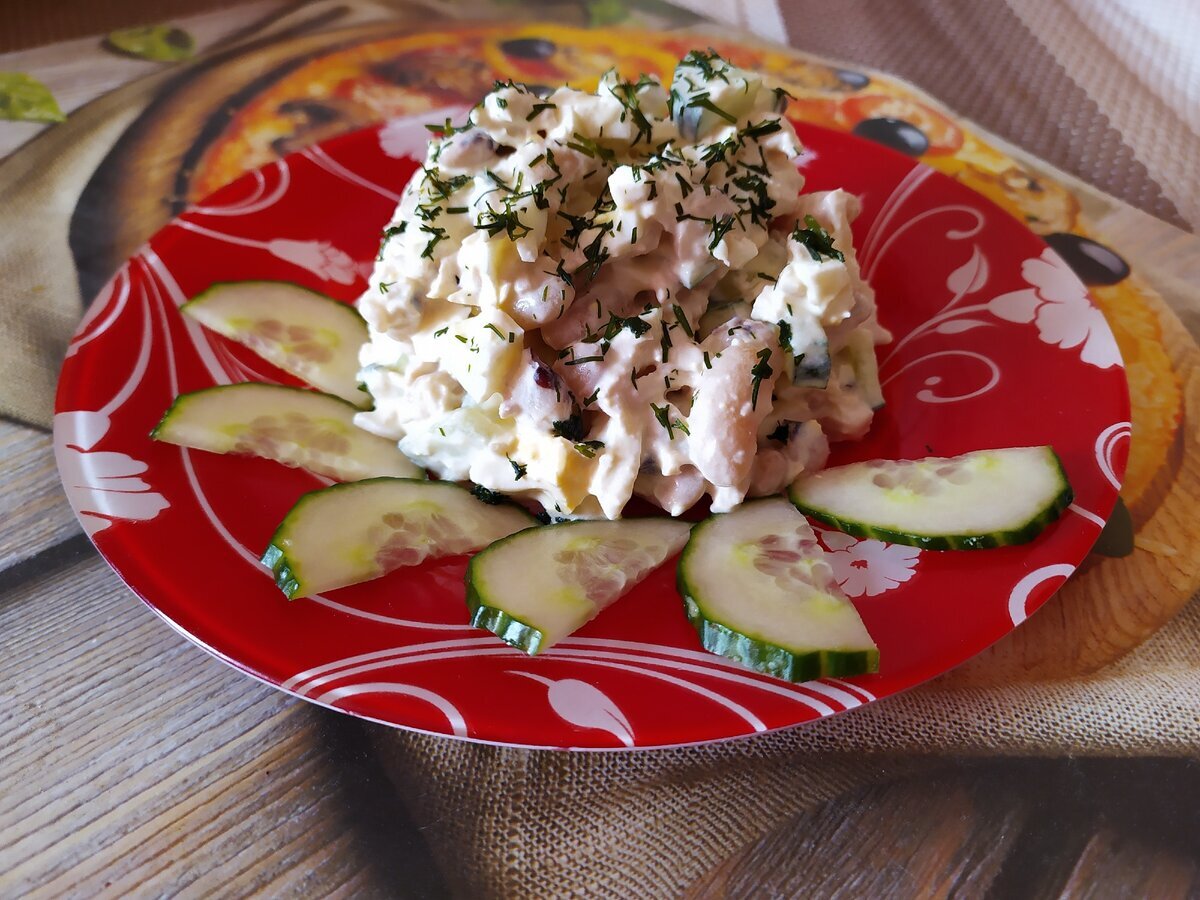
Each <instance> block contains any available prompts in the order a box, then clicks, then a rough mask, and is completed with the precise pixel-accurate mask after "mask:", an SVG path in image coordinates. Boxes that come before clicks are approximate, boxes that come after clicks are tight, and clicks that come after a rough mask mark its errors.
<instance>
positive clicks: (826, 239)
mask: <svg viewBox="0 0 1200 900" xmlns="http://www.w3.org/2000/svg"><path fill="white" fill-rule="evenodd" d="M804 225H805V227H804V228H801V227H800V224H799V223H797V224H796V227H795V229H793V231H792V239H793V240H795V241H798V242H799V243H800V244H802V245H803V246H804V249H805V250H807V251H808V254H809V256H811V257H812V258H813V260H814V261H816V262H820V261H821V260H822V259H836V260H837V261H838V262H845V261H846V256H845V254H844V253H842V251H841V250H838V249H837V248H836V247H834V246H833V236H832V235H831V234H830V233H829V232H828V231H826V230H825V229H824V228H822V227H821V223H820V222H818V221H817V220H816V218H815V217H813V216H811V215H807V216H805V217H804Z"/></svg>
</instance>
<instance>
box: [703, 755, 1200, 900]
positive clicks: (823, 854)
mask: <svg viewBox="0 0 1200 900" xmlns="http://www.w3.org/2000/svg"><path fill="white" fill-rule="evenodd" d="M1197 788H1200V764H1197V763H1194V762H1181V761H1167V760H1142V761H1134V760H1087V761H1078V760H1035V761H1022V762H1012V761H1002V762H986V763H978V762H969V761H964V760H945V759H943V760H935V759H930V760H929V770H928V771H927V772H925V773H923V774H919V775H916V776H913V777H908V778H904V779H900V780H896V781H894V782H891V783H888V784H876V785H874V786H871V787H864V788H863V789H860V790H858V791H855V792H853V793H852V794H849V795H846V796H843V797H839V798H837V799H836V800H833V801H830V802H829V803H826V804H824V805H822V806H819V807H817V808H815V809H812V810H810V811H808V812H806V813H803V814H801V815H798V816H796V817H794V818H793V819H791V820H790V821H788V822H787V823H785V824H784V825H782V826H780V827H778V828H776V829H774V830H773V831H772V832H771V833H770V834H768V835H766V836H765V837H763V838H762V839H760V840H759V841H756V842H755V843H753V844H751V845H749V846H747V847H746V848H745V849H744V850H743V851H742V852H740V853H738V854H735V855H734V856H732V857H731V858H729V859H728V860H725V861H724V862H723V863H722V864H720V865H717V866H714V868H713V869H712V870H711V871H710V872H709V873H707V874H706V875H705V876H704V877H703V878H701V879H700V880H699V881H697V882H696V883H695V884H694V885H692V887H691V889H690V890H689V891H688V893H687V896H688V897H689V898H691V900H700V898H704V900H711V898H717V897H722V898H724V897H729V898H741V897H800V896H806V897H808V896H811V897H822V898H825V897H829V898H857V897H905V898H907V897H920V898H925V897H995V898H1006V897H1020V898H1023V900H1051V898H1063V897H1089V898H1090V897H1114V898H1116V897H1154V898H1160V897H1163V898H1175V897H1180V898H1182V897H1188V896H1197V892H1198V891H1200V884H1198V882H1197V878H1198V877H1200V876H1198V872H1200V838H1198V837H1197V836H1196V835H1197V831H1196V826H1197V824H1198V823H1200V813H1197V812H1196V811H1195V809H1194V805H1193V804H1192V803H1191V802H1190V801H1189V799H1188V798H1190V797H1192V796H1193V795H1194V793H1195V791H1196V789H1197Z"/></svg>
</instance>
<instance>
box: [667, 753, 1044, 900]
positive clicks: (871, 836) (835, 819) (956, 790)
mask: <svg viewBox="0 0 1200 900" xmlns="http://www.w3.org/2000/svg"><path fill="white" fill-rule="evenodd" d="M934 769H935V771H933V772H931V773H930V774H928V775H925V776H922V777H920V778H918V779H913V780H904V781H900V782H897V783H893V784H884V785H875V786H873V787H870V788H868V789H866V790H864V791H861V792H859V793H858V794H857V796H855V797H853V799H851V798H846V800H845V801H843V800H839V801H835V802H833V803H829V804H825V805H824V806H822V807H819V808H818V809H816V810H813V811H812V812H811V813H809V814H806V815H802V816H799V817H797V818H795V819H793V820H792V821H791V822H789V823H788V824H787V825H785V826H784V827H782V828H778V829H776V830H775V831H773V832H772V833H771V834H769V835H768V836H767V837H765V838H763V839H762V840H760V841H758V842H756V843H755V844H753V845H751V846H750V847H748V848H747V849H746V851H745V852H744V853H743V854H742V855H741V856H736V857H733V858H732V859H731V860H729V861H728V862H726V863H725V865H723V866H721V867H720V868H719V869H717V870H715V871H714V872H712V873H710V874H709V876H707V877H706V878H705V879H703V880H702V881H701V882H699V883H697V884H696V885H694V886H693V887H692V889H691V891H690V892H689V893H688V897H690V898H693V900H701V898H704V900H712V898H718V897H728V898H742V897H745V898H752V897H763V896H766V897H799V896H812V897H845V898H850V897H885V896H886V897H948V896H954V895H961V896H981V895H982V894H983V893H984V892H985V891H986V889H987V888H988V887H989V886H990V885H991V884H992V882H993V881H994V879H995V878H996V875H997V873H998V872H999V871H1000V868H1001V865H1002V864H1003V862H1004V860H1005V858H1006V857H1007V855H1008V853H1009V852H1010V850H1011V848H1012V846H1013V845H1014V843H1015V840H1016V836H1017V834H1018V833H1019V831H1020V829H1021V828H1022V827H1023V825H1024V824H1025V822H1026V820H1027V818H1028V816H1029V812H1030V808H1029V804H1028V803H1027V802H1024V800H1023V799H1022V798H1020V797H1015V798H1011V799H1009V800H1008V801H1007V802H1000V803H993V804H989V803H988V802H987V801H988V800H991V799H993V798H985V797H983V796H982V795H981V793H980V792H979V791H977V790H973V779H972V777H971V776H970V775H965V774H961V773H956V772H954V771H953V769H950V768H947V767H945V766H935V767H934ZM847 801H848V802H847Z"/></svg>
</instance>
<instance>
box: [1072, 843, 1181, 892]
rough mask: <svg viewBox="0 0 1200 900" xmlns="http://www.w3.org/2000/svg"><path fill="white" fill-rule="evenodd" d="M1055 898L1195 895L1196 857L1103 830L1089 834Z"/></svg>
mask: <svg viewBox="0 0 1200 900" xmlns="http://www.w3.org/2000/svg"><path fill="white" fill-rule="evenodd" d="M1060 896H1061V897H1064V898H1067V897H1072V898H1073V897H1096V898H1099V897H1153V898H1155V900H1174V898H1179V900H1185V898H1188V897H1196V896H1200V861H1197V860H1196V859H1195V858H1191V859H1189V858H1188V857H1186V856H1184V855H1182V854H1179V853H1174V852H1171V851H1169V850H1166V849H1164V848H1163V847H1161V846H1152V845H1149V844H1147V843H1145V842H1144V841H1141V840H1139V839H1138V838H1137V837H1135V836H1132V835H1128V834H1120V833H1118V831H1117V830H1116V829H1114V828H1103V829H1101V830H1100V831H1098V832H1097V833H1096V834H1095V835H1093V836H1092V838H1091V840H1090V841H1088V844H1087V847H1086V848H1085V849H1084V851H1083V853H1082V854H1081V855H1080V857H1079V861H1078V862H1077V863H1076V864H1075V868H1074V869H1073V870H1072V872H1071V876H1070V878H1068V880H1067V883H1066V884H1065V885H1064V886H1063V889H1062V892H1061V894H1060Z"/></svg>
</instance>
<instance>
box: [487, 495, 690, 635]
mask: <svg viewBox="0 0 1200 900" xmlns="http://www.w3.org/2000/svg"><path fill="white" fill-rule="evenodd" d="M688 530H689V528H688V525H687V523H686V522H679V521H676V520H673V519H623V520H619V521H588V522H561V523H559V524H557V525H546V526H544V527H542V528H536V529H533V530H531V531H522V532H520V533H518V534H514V535H513V536H512V537H509V538H505V539H504V540H502V541H499V542H497V543H495V544H492V546H490V547H488V548H487V549H486V550H484V551H483V552H482V553H480V554H478V555H477V556H475V557H474V558H473V559H472V560H471V564H470V565H469V566H468V567H467V578H466V581H467V608H468V609H469V610H470V613H471V624H472V625H474V626H475V627H476V628H485V629H487V630H488V631H490V632H492V633H493V634H495V635H496V636H497V637H499V638H500V639H501V640H503V641H506V642H507V643H509V644H512V645H513V646H514V647H516V648H517V649H519V650H524V651H525V652H526V653H528V654H530V655H531V656H532V655H533V654H536V653H539V652H541V651H542V650H545V649H546V648H547V647H550V646H553V645H554V644H555V643H556V642H558V641H560V640H562V639H563V638H565V637H566V636H567V635H569V634H570V633H571V632H573V631H575V630H576V629H578V628H581V627H582V626H583V625H584V624H586V623H587V622H589V621H590V620H591V619H593V618H594V617H595V616H596V615H598V614H599V612H600V611H601V610H602V609H604V608H605V607H606V606H608V605H609V604H611V603H612V602H613V601H614V600H616V599H617V598H618V597H620V596H621V595H622V594H624V593H625V592H626V591H628V590H629V589H630V588H631V587H633V586H634V585H635V584H637V582H638V581H640V580H641V579H642V578H643V577H645V576H646V575H647V574H649V573H650V572H651V571H652V570H653V569H656V568H658V567H659V566H660V565H662V563H663V560H665V559H666V558H667V557H668V556H670V555H671V554H673V553H676V552H678V550H679V548H680V547H682V546H683V545H684V542H685V541H686V540H687V536H688Z"/></svg>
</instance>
